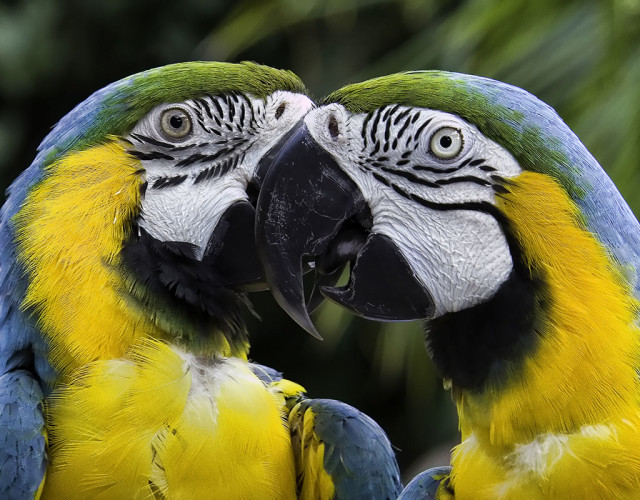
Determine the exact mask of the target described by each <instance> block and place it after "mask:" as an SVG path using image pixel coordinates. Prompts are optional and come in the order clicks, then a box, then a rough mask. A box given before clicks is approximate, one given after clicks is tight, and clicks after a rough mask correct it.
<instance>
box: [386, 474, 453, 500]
mask: <svg viewBox="0 0 640 500" xmlns="http://www.w3.org/2000/svg"><path fill="white" fill-rule="evenodd" d="M449 474H451V467H449V466H445V467H434V468H432V469H428V470H426V471H424V472H421V473H420V474H418V475H417V476H416V477H414V478H413V479H412V480H411V482H409V484H407V487H406V488H405V489H404V490H402V493H401V494H400V496H399V497H398V500H435V499H436V492H437V490H438V487H439V486H440V483H441V482H442V481H443V480H446V479H447V478H448V477H449Z"/></svg>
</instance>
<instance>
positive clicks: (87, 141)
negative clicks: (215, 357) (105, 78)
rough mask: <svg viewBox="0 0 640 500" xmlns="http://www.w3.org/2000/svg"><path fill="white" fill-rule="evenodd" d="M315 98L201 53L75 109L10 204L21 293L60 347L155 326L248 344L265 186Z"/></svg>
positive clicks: (109, 344) (111, 350)
mask: <svg viewBox="0 0 640 500" xmlns="http://www.w3.org/2000/svg"><path fill="white" fill-rule="evenodd" d="M312 106H313V104H312V101H311V100H310V99H309V98H308V97H307V96H306V95H305V89H304V86H303V84H302V83H301V81H300V80H299V79H298V78H297V77H296V76H295V75H294V74H292V73H290V72H288V71H280V70H275V69H272V68H269V67H266V66H261V65H257V64H253V63H241V64H228V63H217V62H193V63H182V64H174V65H170V66H165V67H161V68H157V69H153V70H150V71H146V72H143V73H139V74H136V75H133V76H131V77H128V78H125V79H123V80H120V81H118V82H116V83H113V84H111V85H109V86H107V87H105V88H103V89H102V90H99V91H98V92H96V93H95V94H93V95H92V96H90V97H89V98H88V99H87V100H85V101H84V102H83V103H81V104H80V105H78V106H77V107H76V108H75V109H74V110H73V111H71V112H70V113H69V114H68V115H66V116H65V117H64V118H63V119H62V120H61V121H60V122H59V123H58V124H57V126H56V127H55V128H54V129H53V130H52V132H51V133H50V134H49V135H48V136H47V137H46V138H45V140H44V141H43V142H42V144H41V145H40V148H39V152H38V155H37V157H36V159H35V160H34V162H33V164H32V165H31V167H29V168H28V169H27V170H26V171H25V172H24V173H23V174H22V175H21V176H20V178H19V179H18V180H17V181H16V182H15V183H14V184H13V185H12V187H11V189H10V196H9V200H8V202H7V204H6V205H5V207H4V209H3V222H4V225H5V226H6V227H7V230H8V231H10V234H11V236H10V238H11V239H12V240H13V241H14V242H15V251H14V252H15V255H14V257H15V260H17V261H18V262H19V263H20V264H21V269H22V270H23V271H22V272H23V274H24V275H25V276H26V280H25V282H26V284H25V289H24V291H23V294H22V295H23V300H22V303H21V307H22V308H24V309H28V310H29V311H32V312H33V314H34V316H35V317H36V318H37V321H38V324H39V326H40V328H41V329H42V330H43V332H44V335H45V336H46V337H48V338H50V339H51V343H52V345H53V346H54V356H60V357H61V358H62V359H63V361H62V362H61V363H62V364H67V363H70V362H71V361H70V360H71V359H75V358H82V359H95V358H99V357H104V356H116V355H118V353H121V352H122V351H123V350H124V349H126V348H127V346H128V345H130V344H131V342H132V339H134V338H137V337H139V336H140V335H144V334H148V335H150V336H155V337H166V338H171V339H173V340H175V339H178V340H181V341H184V342H191V341H195V342H196V343H200V344H202V345H204V346H208V347H207V348H206V349H208V350H213V351H216V352H224V353H242V352H244V351H246V334H245V332H244V323H243V320H242V317H241V313H242V312H244V307H245V306H246V305H247V303H246V298H245V294H244V292H245V291H249V290H255V289H260V288H263V287H264V284H263V278H262V271H261V267H260V263H259V260H258V257H257V254H256V249H255V242H254V215H255V209H254V206H255V202H256V199H257V194H258V192H259V189H260V184H261V182H262V178H263V177H264V174H265V172H266V170H267V167H268V165H269V163H270V158H271V156H272V155H273V154H274V152H276V151H277V149H278V146H279V144H281V143H282V142H283V141H284V140H285V138H286V137H287V136H288V134H290V133H291V131H292V130H293V129H294V126H295V125H296V124H297V123H298V122H299V121H300V120H301V119H302V118H303V116H304V115H305V114H306V113H307V112H308V111H309V110H310V109H311V107H312ZM214 331H215V332H219V333H216V334H214V333H212V332H214ZM104 332H110V333H108V334H107V333H104ZM220 332H222V333H220ZM109 335H112V337H110V338H107V337H108V336H109ZM92 343H93V344H95V347H92ZM56 345H59V346H61V347H60V349H59V352H58V351H56V349H55V346H56Z"/></svg>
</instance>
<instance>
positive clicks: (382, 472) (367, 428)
mask: <svg viewBox="0 0 640 500" xmlns="http://www.w3.org/2000/svg"><path fill="white" fill-rule="evenodd" d="M308 409H311V410H312V411H313V413H314V415H315V418H314V423H315V427H314V432H315V434H316V436H317V437H318V438H319V439H320V440H321V441H322V442H323V443H324V445H325V456H324V468H325V470H326V471H327V473H329V475H331V477H332V479H333V482H334V485H335V489H336V495H335V498H336V499H342V498H344V499H358V498H362V499H365V498H366V499H378V498H379V499H387V498H388V499H395V498H397V497H398V494H399V493H400V491H401V489H402V484H401V482H400V472H399V469H398V464H397V462H396V459H395V454H394V452H393V449H392V448H391V443H390V442H389V440H388V438H387V436H386V434H385V433H384V431H383V430H382V429H381V428H380V426H379V425H378V424H377V423H376V422H375V421H374V420H372V419H371V418H369V417H368V416H367V415H365V414H364V413H362V412H360V411H358V410H357V409H355V408H353V407H351V406H349V405H348V404H345V403H342V402H340V401H335V400H331V399H307V400H305V401H303V402H302V403H301V411H307V410H308Z"/></svg>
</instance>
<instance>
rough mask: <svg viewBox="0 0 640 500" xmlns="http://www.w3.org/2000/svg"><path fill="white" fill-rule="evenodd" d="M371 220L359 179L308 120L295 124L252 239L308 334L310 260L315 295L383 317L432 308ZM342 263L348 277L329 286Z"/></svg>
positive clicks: (427, 312)
mask: <svg viewBox="0 0 640 500" xmlns="http://www.w3.org/2000/svg"><path fill="white" fill-rule="evenodd" d="M372 227H373V218H372V215H371V210H370V207H369V206H368V204H367V202H366V201H365V199H364V196H363V194H362V192H361V191H360V189H359V188H358V186H357V185H356V184H355V182H354V181H353V180H352V179H351V178H350V177H349V176H348V175H347V174H346V173H345V172H344V171H343V170H342V169H341V168H340V167H339V166H338V164H337V163H336V161H335V160H334V159H333V157H332V156H331V155H330V154H329V153H327V152H326V151H325V150H324V149H323V148H321V147H320V146H319V145H318V144H317V143H316V141H315V140H314V139H313V137H312V136H311V134H310V133H309V131H308V129H307V127H306V125H303V126H302V127H300V129H299V130H298V131H297V132H296V133H295V134H294V135H293V136H292V137H291V139H289V141H288V142H287V143H286V144H285V145H284V146H283V148H282V149H281V150H280V152H279V154H278V156H277V157H276V158H275V161H274V163H273V164H272V165H271V168H270V169H269V171H268V173H267V175H266V177H265V179H264V183H263V185H262V189H261V192H260V196H259V198H258V203H257V218H256V242H257V245H258V252H259V254H260V258H261V260H262V264H263V268H264V273H265V278H266V281H267V283H268V285H269V288H270V289H271V292H272V293H273V295H274V297H275V298H276V300H277V302H278V303H279V304H280V306H281V307H282V308H283V309H284V310H285V311H287V313H288V314H289V315H290V316H291V317H292V318H293V319H294V320H295V321H296V322H297V323H298V324H299V325H300V326H301V327H302V328H304V329H305V330H307V331H308V332H309V333H311V334H312V335H314V336H318V337H319V335H318V333H317V332H316V329H315V327H314V325H313V323H312V321H311V319H310V317H309V306H308V305H307V304H306V303H305V292H304V284H303V280H302V276H303V273H304V271H305V270H306V269H307V268H311V267H313V268H315V272H316V284H315V290H314V294H313V295H312V301H314V302H315V303H317V294H318V293H320V294H321V295H322V296H324V297H327V298H329V299H331V300H333V301H335V302H337V303H338V304H340V305H342V306H343V307H345V308H347V309H349V310H350V311H352V312H354V313H355V314H357V315H359V316H363V317H365V318H369V319H375V320H383V321H406V320H413V319H420V318H426V317H429V316H431V315H432V313H433V310H434V303H433V300H432V298H431V296H430V294H429V293H428V291H426V290H425V288H424V287H423V286H422V285H421V284H420V283H419V282H418V281H417V279H416V278H415V276H414V274H413V272H412V271H411V268H410V266H409V264H408V263H407V261H406V260H405V258H404V257H403V256H402V254H401V253H400V251H399V250H398V248H397V247H396V245H395V244H394V243H393V241H392V240H391V239H390V238H389V237H387V236H385V235H383V234H377V233H375V232H374V231H373V230H372ZM347 264H349V265H350V267H351V272H350V277H349V282H348V284H347V285H345V286H341V287H337V286H333V285H335V283H336V282H337V280H338V278H339V276H340V274H341V272H342V270H343V269H344V267H345V266H346V265H347ZM314 305H315V304H314Z"/></svg>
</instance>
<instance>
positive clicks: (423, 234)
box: [258, 104, 522, 327]
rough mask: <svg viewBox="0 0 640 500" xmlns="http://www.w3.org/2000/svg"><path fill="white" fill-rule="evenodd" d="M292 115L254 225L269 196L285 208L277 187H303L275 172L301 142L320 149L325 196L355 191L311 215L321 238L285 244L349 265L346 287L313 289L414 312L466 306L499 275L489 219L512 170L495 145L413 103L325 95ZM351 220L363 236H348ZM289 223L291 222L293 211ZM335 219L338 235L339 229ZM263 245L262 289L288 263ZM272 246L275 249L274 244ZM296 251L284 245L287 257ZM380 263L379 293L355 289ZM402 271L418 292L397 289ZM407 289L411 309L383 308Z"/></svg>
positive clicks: (360, 309)
mask: <svg viewBox="0 0 640 500" xmlns="http://www.w3.org/2000/svg"><path fill="white" fill-rule="evenodd" d="M304 124H305V127H304V128H303V131H300V132H299V133H298V134H297V135H296V136H295V138H292V139H291V140H290V143H289V144H287V145H286V146H285V147H284V150H283V153H282V155H281V157H280V158H279V159H278V161H277V163H278V165H276V166H274V168H273V170H272V171H271V172H270V173H269V176H268V178H267V179H266V180H265V192H263V195H261V201H260V202H259V206H258V217H259V220H260V218H261V217H262V220H261V222H260V226H263V227H262V228H261V227H259V228H258V231H260V230H265V231H271V232H273V231H272V230H271V229H270V225H271V224H273V223H276V219H275V218H274V219H273V220H270V217H271V214H277V213H278V210H279V209H284V208H285V206H284V205H282V206H281V205H280V202H281V200H284V202H283V203H286V204H287V206H290V205H292V204H293V203H295V200H293V199H292V198H291V196H289V197H287V195H286V194H284V193H285V191H287V190H288V191H290V192H294V191H297V192H298V194H297V196H305V193H300V192H299V191H300V189H301V187H303V186H304V184H303V183H302V182H301V183H300V186H297V187H292V186H285V185H278V183H279V182H280V181H278V180H277V177H282V176H284V177H287V176H288V173H289V172H290V171H292V170H294V169H299V168H301V167H302V165H301V164H304V163H305V159H304V158H303V157H302V153H300V151H301V149H302V148H303V147H307V146H308V145H313V146H308V148H309V150H311V149H310V148H311V147H313V148H316V149H317V150H320V152H315V153H313V155H315V157H314V159H312V160H309V161H312V162H315V164H316V166H315V171H316V173H315V174H314V175H315V178H316V179H317V184H318V185H319V184H320V183H322V182H325V181H324V179H326V178H327V177H332V176H333V178H334V179H336V180H335V182H334V186H333V187H330V186H329V185H328V184H326V185H325V186H324V187H323V188H322V189H323V190H324V191H325V192H329V191H332V192H333V193H336V194H335V195H334V197H333V198H335V199H338V198H339V197H340V196H342V195H341V194H340V193H343V192H346V191H350V192H352V194H351V195H350V199H352V200H355V201H354V202H353V203H354V206H353V207H350V208H348V209H346V212H345V213H343V214H342V215H341V216H340V217H337V216H336V215H335V214H331V216H330V217H329V218H330V219H331V221H332V222H331V223H330V224H328V223H326V222H324V221H320V220H319V219H318V221H315V219H314V221H312V222H310V223H311V224H312V225H314V230H313V231H312V233H313V234H312V236H313V241H314V242H316V243H317V242H321V243H318V244H315V243H314V244H307V243H304V244H301V245H300V247H299V248H298V249H296V250H295V252H297V253H298V254H300V255H302V256H303V258H304V259H305V260H307V261H309V260H314V259H315V260H316V264H317V263H318V262H326V261H327V255H330V256H331V258H329V259H328V260H329V261H331V266H326V265H325V264H323V266H324V267H327V268H328V267H333V268H336V267H337V266H338V265H339V264H344V263H345V262H347V261H349V262H350V263H351V279H350V283H349V285H347V287H343V288H335V287H328V286H326V283H325V286H323V287H321V290H320V291H321V292H322V293H323V295H325V296H328V297H330V298H332V299H334V300H336V301H337V302H339V303H341V304H343V305H345V306H346V307H348V308H350V309H352V310H353V311H354V312H357V313H359V314H362V315H363V316H366V317H371V318H374V319H375V318H377V319H391V320H394V319H415V318H418V317H438V316H441V315H443V314H445V313H449V312H456V311H460V310H463V309H467V308H470V307H473V306H474V305H477V304H479V303H482V302H484V301H486V300H488V299H489V298H491V297H492V296H493V295H494V294H495V293H496V291H497V289H498V288H499V287H500V285H501V284H502V283H504V282H505V281H506V280H507V279H508V277H509V275H510V273H511V271H512V269H513V261H512V257H511V253H510V250H509V245H508V243H507V240H506V237H505V235H504V233H503V230H502V229H501V225H500V222H499V221H498V220H497V217H499V214H498V211H497V209H496V207H495V197H496V195H497V194H499V193H500V192H501V191H504V187H503V186H504V185H505V183H507V182H508V179H509V178H512V177H515V176H517V175H518V174H520V173H521V171H522V170H521V168H520V166H519V165H518V162H517V161H516V160H515V158H514V157H513V156H512V155H511V154H510V153H509V152H508V151H507V150H505V149H504V148H503V147H501V146H500V145H498V144H497V143H495V142H493V141H491V140H490V139H488V138H487V137H485V136H484V135H483V134H482V133H480V132H479V131H478V129H477V128H476V127H475V126H474V125H472V124H470V123H468V122H466V121H464V120H462V119H461V118H459V117H457V116H454V115H451V114H448V113H444V112H441V111H436V110H431V109H425V108H413V107H407V106H400V105H392V106H384V107H382V108H379V109H376V110H375V111H373V112H371V113H361V114H352V113H350V112H349V111H347V110H346V109H345V108H344V107H343V106H342V105H340V104H329V105H326V106H323V107H321V108H318V109H316V110H313V111H311V112H310V113H309V114H308V115H307V116H306V117H305V119H304ZM303 136H304V137H303ZM296 144H297V145H298V146H297V148H298V149H296ZM301 144H302V145H307V146H300V145H301ZM313 155H312V156H313ZM320 157H321V158H320ZM319 158H320V159H319ZM330 164H332V165H330ZM334 174H335V175H334ZM338 178H339V179H338ZM308 182H309V183H313V182H315V181H308ZM316 189H320V188H318V187H316ZM274 190H275V194H273V191H274ZM267 191H268V192H267ZM307 194H308V193H307ZM327 198H330V197H329V196H327ZM324 203H326V200H325V201H324ZM307 205H308V204H307ZM301 210H306V211H307V212H311V213H315V212H318V211H319V210H320V211H321V210H323V208H322V207H320V206H318V205H315V206H314V207H313V208H311V207H310V206H305V207H301ZM363 213H366V216H365V215H363ZM261 214H262V215H261ZM325 215H327V214H325ZM326 218H327V217H325V219H326ZM338 218H339V219H340V220H338ZM354 220H355V221H356V225H360V226H362V227H363V228H364V230H365V232H366V234H365V235H362V234H361V235H359V236H358V237H357V238H354V237H353V236H352V234H353V231H352V227H353V222H354ZM362 221H366V222H365V223H362ZM279 222H280V221H278V223H279ZM298 224H303V223H301V221H300V220H298ZM323 224H325V226H324V228H323V229H322V230H320V229H318V228H320V227H321V226H322V225H323ZM345 225H346V226H349V228H350V230H349V234H347V233H346V232H345V231H344V230H343V228H344V227H345ZM285 231H286V230H285ZM261 238H262V240H264V243H263V244H261V243H260V241H261ZM269 238H270V236H269V235H266V234H265V235H264V237H259V239H258V244H259V247H262V248H263V249H265V248H266V247H267V246H268V245H272V244H273V241H271V240H269ZM301 238H302V239H304V237H301ZM356 240H357V241H356ZM376 240H377V241H379V243H375V241H376ZM346 247H348V250H344V248H346ZM383 247H384V248H385V250H382V249H383ZM390 247H393V251H392V250H390ZM263 253H265V255H264V256H263V259H264V260H265V261H266V262H267V263H266V264H265V266H266V267H267V268H269V267H273V268H274V269H277V272H275V271H274V272H272V273H271V275H269V273H268V276H267V278H268V281H269V282H270V286H271V288H272V290H273V289H274V288H275V289H279V288H280V289H282V288H286V287H288V286H289V284H285V283H284V282H283V283H277V282H276V280H277V279H278V277H277V275H278V274H281V272H280V268H281V267H283V266H284V267H287V266H289V268H287V269H288V270H289V271H291V269H293V268H294V267H295V266H294V265H293V264H290V263H288V264H282V263H281V262H280V263H275V262H276V260H273V261H272V259H278V257H277V256H276V255H275V254H274V253H271V254H269V255H267V253H268V252H267V251H266V250H265V251H264V252H263ZM278 253H279V254H280V255H286V249H283V248H280V249H279V250H278ZM394 254H395V255H394ZM300 255H294V254H293V253H292V254H291V261H292V262H293V261H295V259H296V258H298V259H300ZM286 258H289V257H286ZM281 259H285V258H284V257H282V258H281ZM394 259H397V260H399V261H403V264H402V265H398V267H394V266H393V265H391V264H390V262H391V261H393V260H394ZM340 260H341V261H340ZM270 262H274V263H271V264H270ZM386 267H389V268H390V269H394V272H393V273H391V272H388V273H387V274H388V276H387V277H386V278H385V280H386V281H385V283H386V285H385V284H380V283H379V282H378V285H376V286H378V287H380V288H384V287H386V288H387V289H388V290H390V292H387V293H386V296H385V297H384V300H382V299H378V298H376V297H375V296H374V294H373V293H371V292H370V293H369V294H368V295H367V292H366V291H365V290H366V289H367V288H370V287H371V286H374V285H373V283H369V282H368V281H367V279H365V278H364V274H365V271H366V272H367V273H368V274H379V273H380V272H384V271H385V268H386ZM326 270H327V269H324V270H323V269H320V270H319V272H320V273H322V272H323V271H326ZM286 273H287V272H286V271H285V272H284V274H286ZM398 273H400V274H402V276H398ZM405 278H406V279H405ZM409 280H412V281H414V282H415V283H417V284H418V285H419V289H420V290H421V291H419V289H418V288H415V287H414V289H412V290H410V289H408V288H405V285H406V284H407V282H408V281H409ZM359 281H360V285H359ZM332 284H333V283H332ZM358 289H359V290H358ZM297 293H302V292H297ZM276 296H277V293H276ZM363 297H366V298H363ZM394 297H396V298H394ZM408 297H413V298H414V299H415V301H414V302H415V307H413V308H412V309H410V310H409V309H407V310H405V311H404V312H402V313H399V314H395V313H394V312H393V309H394V307H396V306H397V307H401V304H400V303H401V302H403V301H404V303H406V302H407V301H410V300H413V299H410V298H408ZM287 301H293V302H296V301H297V302H299V298H297V297H293V295H291V296H290V297H285V300H283V302H287ZM376 301H377V303H375V302H376ZM374 303H375V304H374ZM385 308H386V311H385ZM298 309H299V307H298ZM381 311H382V312H381ZM298 316H299V317H298V319H300V321H299V322H301V323H304V326H305V327H309V326H310V323H309V322H306V320H305V319H304V318H303V316H304V313H302V312H300V311H299V314H298Z"/></svg>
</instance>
